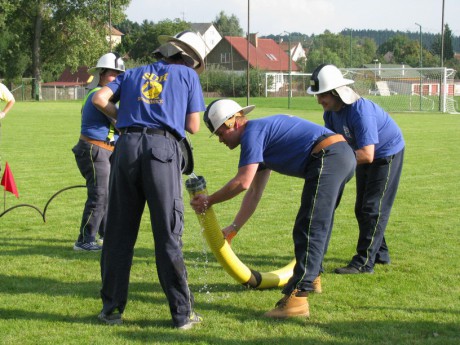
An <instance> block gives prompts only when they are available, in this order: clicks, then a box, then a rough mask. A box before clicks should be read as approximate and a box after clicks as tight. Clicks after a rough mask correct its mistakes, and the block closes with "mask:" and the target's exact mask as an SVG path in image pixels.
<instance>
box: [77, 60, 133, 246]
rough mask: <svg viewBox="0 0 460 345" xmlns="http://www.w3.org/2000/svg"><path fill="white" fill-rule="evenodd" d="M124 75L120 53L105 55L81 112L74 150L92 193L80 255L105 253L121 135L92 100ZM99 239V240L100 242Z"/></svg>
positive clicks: (95, 70)
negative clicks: (115, 152)
mask: <svg viewBox="0 0 460 345" xmlns="http://www.w3.org/2000/svg"><path fill="white" fill-rule="evenodd" d="M124 71H125V64H124V62H123V59H122V58H121V57H120V55H118V54H117V53H107V54H104V55H103V56H101V57H100V58H99V60H98V62H97V64H96V66H95V67H93V68H90V69H89V70H88V72H89V73H90V74H91V75H92V76H93V78H92V81H91V82H90V83H89V85H88V87H89V89H90V91H89V92H88V94H87V95H86V97H85V99H84V101H83V106H82V108H81V130H80V138H79V140H78V143H77V144H76V145H75V146H74V147H73V149H72V151H73V153H74V155H75V160H76V162H77V166H78V169H79V170H80V173H81V175H82V176H83V177H84V178H85V180H86V188H87V190H88V192H87V200H86V203H85V206H84V209H83V216H82V219H81V225H80V232H79V234H78V238H77V241H76V242H75V244H74V246H73V248H74V250H76V251H81V252H93V251H100V250H101V249H102V242H103V238H104V232H105V226H106V220H107V203H108V190H109V174H110V157H111V155H112V152H113V149H114V145H115V142H116V140H117V138H118V133H117V131H116V130H115V126H114V121H113V120H112V119H111V118H109V117H108V116H106V115H105V114H104V113H102V112H101V111H100V110H99V109H97V108H96V107H95V106H94V105H93V102H92V98H93V96H94V93H95V92H96V91H98V90H100V89H101V88H102V87H103V86H104V85H106V84H107V83H109V82H111V81H113V80H114V79H115V78H116V77H117V76H118V75H119V74H120V73H122V72H124ZM98 235H99V239H96V237H97V236H98Z"/></svg>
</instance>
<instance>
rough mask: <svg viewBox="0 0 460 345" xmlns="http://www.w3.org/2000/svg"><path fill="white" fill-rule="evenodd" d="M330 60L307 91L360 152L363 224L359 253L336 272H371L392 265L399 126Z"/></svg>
mask: <svg viewBox="0 0 460 345" xmlns="http://www.w3.org/2000/svg"><path fill="white" fill-rule="evenodd" d="M352 83H353V80H351V79H346V78H344V77H343V75H342V73H341V72H340V70H339V69H338V68H337V67H336V66H334V65H329V64H323V65H320V66H318V67H317V68H316V69H315V71H314V72H313V74H312V77H311V84H310V87H309V88H308V90H307V92H308V93H309V94H312V95H315V96H316V98H317V99H318V103H319V104H321V105H322V106H323V109H324V115H323V117H324V122H325V126H326V127H327V128H329V129H330V130H332V131H334V132H336V133H340V134H342V135H343V136H344V137H345V139H346V140H347V141H348V143H349V144H350V146H351V147H352V148H353V150H354V151H355V153H356V160H357V164H358V165H357V168H356V202H355V214H356V219H357V221H358V225H359V237H358V244H357V246H356V254H355V255H354V256H353V258H352V259H351V261H350V262H349V263H348V265H347V266H345V267H341V268H337V269H336V270H335V272H336V273H338V274H357V273H373V272H374V265H375V264H389V263H390V254H389V251H388V247H387V243H386V240H385V236H384V233H385V228H386V226H387V223H388V220H389V217H390V211H391V208H392V205H393V202H394V199H395V197H396V192H397V190H398V185H399V179H400V176H401V171H402V166H403V157H404V147H405V143H404V138H403V135H402V132H401V129H400V128H399V127H398V125H397V124H396V122H395V121H394V120H393V119H392V118H391V117H390V115H389V114H388V113H387V112H386V111H385V110H383V109H382V108H381V107H379V106H378V105H377V104H375V103H373V102H372V101H370V100H367V99H364V98H362V97H360V96H359V95H358V94H357V93H356V92H355V91H353V90H352V89H351V88H350V87H349V86H348V85H351V84H352Z"/></svg>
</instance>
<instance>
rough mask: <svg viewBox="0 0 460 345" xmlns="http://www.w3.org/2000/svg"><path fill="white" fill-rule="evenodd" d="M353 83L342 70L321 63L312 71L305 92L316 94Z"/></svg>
mask: <svg viewBox="0 0 460 345" xmlns="http://www.w3.org/2000/svg"><path fill="white" fill-rule="evenodd" d="M353 83H354V81H353V80H351V79H345V78H344V77H343V75H342V72H340V70H339V69H338V68H337V67H335V66H334V65H328V64H322V65H319V66H318V67H316V69H315V70H314V71H313V74H312V75H311V79H310V87H309V88H308V90H307V92H308V93H309V94H310V95H316V94H318V93H323V92H327V91H331V90H334V89H335V88H337V87H339V86H344V85H349V84H353Z"/></svg>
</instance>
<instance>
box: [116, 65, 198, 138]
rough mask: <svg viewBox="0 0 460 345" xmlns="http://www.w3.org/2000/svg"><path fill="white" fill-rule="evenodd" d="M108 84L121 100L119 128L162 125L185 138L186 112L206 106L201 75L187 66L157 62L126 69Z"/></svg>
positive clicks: (117, 98) (195, 110)
mask: <svg viewBox="0 0 460 345" xmlns="http://www.w3.org/2000/svg"><path fill="white" fill-rule="evenodd" d="M107 86H108V87H109V88H110V89H111V90H112V92H113V93H114V101H118V100H119V101H120V106H119V110H118V116H117V127H118V128H125V127H131V126H135V127H149V128H162V129H166V130H168V131H170V132H172V133H174V134H176V135H178V136H180V137H181V138H183V137H185V117H186V115H187V114H190V113H194V112H200V111H204V110H205V109H206V108H205V105H204V99H203V93H202V90H201V84H200V79H199V77H198V74H197V73H196V72H195V71H194V70H193V69H191V68H190V67H187V66H184V65H176V64H168V63H165V62H164V61H157V62H155V63H153V64H150V65H146V66H141V67H137V68H133V69H130V70H127V71H126V72H125V73H123V74H120V75H119V76H118V77H117V78H116V79H115V80H114V81H113V82H111V83H109V84H107Z"/></svg>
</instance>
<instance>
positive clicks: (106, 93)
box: [93, 86, 118, 119]
mask: <svg viewBox="0 0 460 345" xmlns="http://www.w3.org/2000/svg"><path fill="white" fill-rule="evenodd" d="M112 96H113V92H112V90H111V89H110V88H108V87H107V86H104V87H103V88H102V89H100V90H99V91H97V92H96V93H95V94H94V96H93V104H94V106H95V107H96V108H97V109H99V110H100V111H102V112H103V113H104V114H105V115H107V116H110V117H112V118H114V119H116V118H117V114H118V108H117V107H116V106H115V103H113V102H111V101H110V99H111V98H112Z"/></svg>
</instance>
